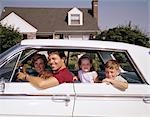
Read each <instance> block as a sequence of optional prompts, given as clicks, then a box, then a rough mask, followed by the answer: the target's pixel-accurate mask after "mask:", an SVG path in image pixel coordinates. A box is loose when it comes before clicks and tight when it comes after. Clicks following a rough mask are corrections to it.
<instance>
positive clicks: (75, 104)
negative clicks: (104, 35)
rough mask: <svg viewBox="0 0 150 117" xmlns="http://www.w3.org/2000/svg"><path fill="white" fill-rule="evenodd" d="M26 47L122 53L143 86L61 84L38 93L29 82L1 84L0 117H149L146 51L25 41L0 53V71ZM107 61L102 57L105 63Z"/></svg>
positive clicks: (126, 46) (73, 42) (94, 44)
mask: <svg viewBox="0 0 150 117" xmlns="http://www.w3.org/2000/svg"><path fill="white" fill-rule="evenodd" d="M25 48H36V49H40V48H51V49H57V48H59V49H66V50H69V49H72V50H77V49H78V50H96V51H99V50H102V51H103V50H111V51H113V50H114V51H115V50H119V51H125V52H126V53H127V55H128V57H129V60H131V61H132V63H133V64H134V65H133V66H134V67H135V68H136V70H137V74H138V75H139V78H141V81H142V83H129V85H128V89H126V90H125V91H121V90H118V89H116V88H115V87H113V86H112V85H106V84H105V83H93V84H92V83H91V84H90V83H63V84H60V85H58V86H55V87H52V88H48V89H44V90H41V89H37V88H35V87H33V86H32V85H31V84H30V83H29V82H23V83H22V82H12V81H11V80H9V81H8V82H5V83H4V84H5V88H4V91H3V92H2V91H1V92H0V117H149V116H150V72H149V70H150V49H149V48H145V47H140V46H135V45H131V44H126V43H119V42H105V41H91V40H87V41H85V40H83V41H76V40H48V39H47V40H44V39H41V40H40V39H35V40H34V39H32V40H30V39H28V40H23V41H22V42H21V43H20V48H19V49H16V50H13V51H12V52H9V53H7V55H5V54H3V55H2V54H1V56H0V63H1V65H0V66H1V67H0V69H2V68H3V66H4V65H7V63H9V61H10V60H11V59H12V58H13V57H14V56H16V55H17V54H16V53H21V51H22V50H24V49H25ZM4 55H5V56H4ZM108 58H109V57H108V56H104V57H103V59H104V62H106V60H107V59H108ZM16 66H17V65H15V67H16ZM123 72H125V71H123ZM13 73H14V71H13V72H12V74H13ZM11 77H13V76H11ZM4 79H5V78H4ZM10 79H12V78H10ZM1 84H2V83H1ZM1 84H0V85H1ZM1 86H2V85H1ZM0 88H2V87H0Z"/></svg>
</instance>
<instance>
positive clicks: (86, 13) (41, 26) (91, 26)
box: [1, 7, 99, 33]
mask: <svg viewBox="0 0 150 117" xmlns="http://www.w3.org/2000/svg"><path fill="white" fill-rule="evenodd" d="M71 9H72V8H19V7H5V8H4V10H3V11H4V12H2V15H1V20H2V19H4V18H5V17H6V16H8V15H9V14H10V13H12V12H14V13H15V14H17V15H18V16H19V17H21V18H22V19H24V20H25V21H26V22H28V23H29V24H31V25H32V26H34V27H35V28H36V29H37V30H38V31H37V33H47V32H49V33H51V32H67V31H70V32H84V31H87V32H96V31H98V30H99V28H98V23H97V21H96V19H95V18H94V17H93V16H92V14H91V9H88V8H79V10H81V11H82V12H83V25H82V26H69V25H68V23H67V13H68V11H70V10H71Z"/></svg>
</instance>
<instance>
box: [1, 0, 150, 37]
mask: <svg viewBox="0 0 150 117" xmlns="http://www.w3.org/2000/svg"><path fill="white" fill-rule="evenodd" d="M91 1H92V0H0V11H2V9H3V7H6V6H7V7H8V6H9V7H46V8H48V7H50V8H72V7H77V8H91ZM98 6H99V10H98V11H99V21H98V23H99V24H98V25H99V28H100V29H101V30H105V29H109V28H113V27H116V26H120V25H128V23H129V22H130V21H131V24H132V25H134V26H138V27H139V29H140V30H141V31H143V32H144V33H146V34H148V33H149V34H148V35H150V0H99V4H98Z"/></svg>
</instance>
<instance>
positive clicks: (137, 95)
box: [0, 93, 150, 99]
mask: <svg viewBox="0 0 150 117" xmlns="http://www.w3.org/2000/svg"><path fill="white" fill-rule="evenodd" d="M53 96H68V94H2V93H1V94H0V99H2V98H3V97H27V98H30V97H32V98H33V97H53ZM69 96H72V97H74V96H75V97H87V98H89V97H93V98H150V94H125V95H122V94H113V95H109V94H104V95H103V94H98V95H88V94H77V95H74V94H70V95H69Z"/></svg>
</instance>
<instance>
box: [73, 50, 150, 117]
mask: <svg viewBox="0 0 150 117" xmlns="http://www.w3.org/2000/svg"><path fill="white" fill-rule="evenodd" d="M125 54H127V53H126V52H119V53H118V52H117V51H114V50H111V51H110V50H108V51H100V52H99V56H100V57H101V59H99V60H103V62H104V63H105V62H106V61H107V60H109V59H119V58H120V57H122V58H121V59H120V62H121V61H122V63H121V64H122V65H121V75H122V76H123V77H124V78H125V79H126V80H127V81H128V83H129V85H128V89H126V90H125V91H121V90H119V89H117V88H115V87H113V86H112V85H107V84H105V83H93V84H90V83H75V84H74V87H75V93H76V98H75V107H74V113H73V116H74V117H76V116H80V117H87V116H88V117H101V116H102V117H116V116H117V117H149V115H150V85H148V83H146V82H145V81H144V79H143V78H142V76H140V74H138V69H137V68H135V66H134V65H133V63H134V62H132V61H131V60H132V59H131V58H128V57H130V56H129V55H125ZM103 62H100V63H103ZM103 72H104V71H102V70H100V71H99V77H100V78H103V75H104V73H103Z"/></svg>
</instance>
